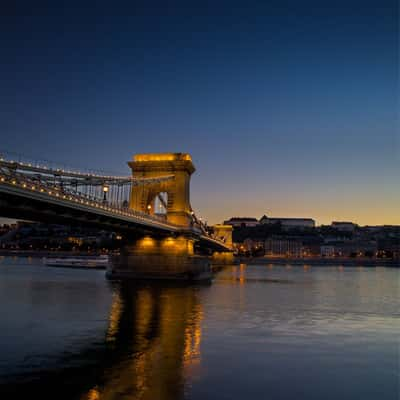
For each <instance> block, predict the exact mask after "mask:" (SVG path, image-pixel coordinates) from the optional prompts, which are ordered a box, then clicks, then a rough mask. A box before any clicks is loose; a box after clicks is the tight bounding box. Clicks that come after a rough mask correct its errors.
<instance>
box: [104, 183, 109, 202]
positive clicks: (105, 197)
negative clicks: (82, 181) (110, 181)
mask: <svg viewBox="0 0 400 400" xmlns="http://www.w3.org/2000/svg"><path fill="white" fill-rule="evenodd" d="M107 192H108V186H107V185H103V203H106V202H107Z"/></svg>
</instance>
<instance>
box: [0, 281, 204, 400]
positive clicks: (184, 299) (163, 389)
mask: <svg viewBox="0 0 400 400" xmlns="http://www.w3.org/2000/svg"><path fill="white" fill-rule="evenodd" d="M112 290H113V297H112V304H111V308H110V314H109V320H108V327H107V330H106V332H105V336H104V337H105V339H104V341H103V342H102V343H89V344H88V346H87V347H86V348H84V349H81V351H80V352H79V354H75V355H73V356H67V357H65V358H64V359H62V360H60V363H59V365H60V366H61V365H64V366H65V365H68V367H63V368H62V367H60V368H54V369H52V370H49V371H40V373H37V375H36V376H34V374H30V375H29V376H26V375H25V376H22V377H20V379H19V382H16V383H14V384H8V385H3V386H1V389H0V394H1V393H3V394H8V395H10V394H11V393H12V394H13V395H14V396H17V397H18V398H19V397H21V398H36V397H39V398H55V397H56V398H65V399H67V398H68V399H74V398H76V399H81V400H94V399H104V400H108V399H160V400H169V399H179V398H182V397H183V396H184V383H185V379H186V378H188V377H190V375H191V374H192V373H193V372H194V371H195V370H196V367H197V366H198V365H199V363H200V359H201V358H200V343H201V320H202V316H203V311H202V306H201V305H200V303H199V300H198V290H197V289H196V288H195V287H189V286H188V287H173V286H168V287H165V286H158V285H152V286H132V285H126V284H124V285H115V286H114V287H113V288H112ZM39 377H40V380H38V379H37V378H39ZM67 382H68V384H66V383H67ZM58 388H62V389H60V390H58Z"/></svg>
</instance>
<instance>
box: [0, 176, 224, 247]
mask: <svg viewBox="0 0 400 400" xmlns="http://www.w3.org/2000/svg"><path fill="white" fill-rule="evenodd" d="M2 195H8V196H12V197H13V196H14V197H17V198H23V199H26V200H29V199H30V200H33V201H36V202H40V203H43V204H48V205H51V204H53V205H57V206H61V207H63V208H66V209H71V210H75V211H78V212H79V211H81V212H82V213H90V214H93V215H98V216H102V217H108V218H112V219H113V220H119V221H121V222H124V223H127V224H128V226H129V224H131V225H132V228H133V227H136V229H137V227H138V226H141V227H143V229H144V230H154V231H158V232H164V233H186V234H192V235H193V236H194V237H197V238H198V239H200V240H201V241H203V242H206V243H207V244H208V245H211V246H212V247H215V248H217V249H218V250H220V251H227V250H230V249H229V247H227V246H226V245H225V243H224V242H222V241H220V240H218V239H216V238H213V237H211V236H208V235H206V234H205V233H204V232H202V230H201V229H199V228H196V227H190V228H186V227H182V226H178V225H174V224H171V223H169V222H166V221H163V220H161V219H159V218H157V217H153V216H150V215H148V214H144V213H141V212H137V211H134V210H130V209H127V208H118V207H115V206H111V205H108V204H105V203H101V202H99V201H95V200H93V199H88V198H85V197H82V196H78V195H76V194H73V193H68V191H65V190H61V189H60V188H59V187H51V186H48V185H39V184H38V183H37V182H34V181H30V180H29V179H25V180H24V181H20V180H19V181H18V180H17V179H15V178H13V177H10V176H4V175H2V176H0V197H1V196H2ZM4 216H6V215H4Z"/></svg>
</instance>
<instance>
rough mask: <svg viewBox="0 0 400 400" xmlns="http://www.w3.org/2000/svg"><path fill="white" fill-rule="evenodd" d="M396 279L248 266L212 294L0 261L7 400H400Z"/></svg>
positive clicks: (222, 277) (221, 279) (347, 270)
mask: <svg viewBox="0 0 400 400" xmlns="http://www.w3.org/2000/svg"><path fill="white" fill-rule="evenodd" d="M399 279H400V270H399V269H395V268H384V267H378V268H363V267H354V268H353V267H344V268H343V267H329V266H323V267H322V266H321V267H314V266H313V267H309V266H290V265H287V266H272V265H269V266H265V265H264V266H261V265H260V266H257V265H252V266H245V265H241V266H232V267H227V268H225V269H224V270H222V271H220V272H219V273H218V274H217V275H216V277H215V280H214V282H213V284H212V285H209V286H176V285H165V284H151V285H150V284H141V285H125V284H124V285H121V284H117V283H110V282H108V281H106V280H105V278H104V271H98V270H97V271H85V270H72V269H64V268H49V267H45V266H43V265H41V260H40V259H32V258H1V259H0V338H1V340H0V395H2V397H3V396H4V395H7V396H8V398H26V399H31V398H32V399H33V398H38V397H39V398H59V399H160V400H164V399H191V400H192V399H193V400H197V399H199V400H200V399H234V400H236V399H238V400H239V399H244V398H248V399H253V398H254V399H366V400H369V399H371V400H372V399H374V400H375V399H380V400H386V399H387V400H389V399H390V400H395V399H396V400H398V399H399V378H400V366H399V344H400V342H399V332H400V300H399V283H400V281H399ZM11 396H13V397H11Z"/></svg>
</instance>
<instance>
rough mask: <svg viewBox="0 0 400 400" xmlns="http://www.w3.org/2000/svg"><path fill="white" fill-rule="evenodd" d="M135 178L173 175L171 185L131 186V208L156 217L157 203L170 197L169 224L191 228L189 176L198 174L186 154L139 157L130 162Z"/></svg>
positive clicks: (163, 183)
mask: <svg viewBox="0 0 400 400" xmlns="http://www.w3.org/2000/svg"><path fill="white" fill-rule="evenodd" d="M128 165H129V166H130V167H131V169H132V175H133V177H134V178H154V177H160V176H166V175H174V178H173V179H171V180H168V181H164V182H159V183H154V184H146V185H139V186H132V190H131V195H130V201H129V208H130V209H132V210H136V211H141V212H144V213H148V214H154V213H155V210H154V200H155V199H156V198H157V197H158V196H159V195H160V194H161V193H166V194H167V200H166V202H165V206H166V207H165V208H166V211H167V214H166V216H167V221H168V222H171V223H173V224H176V225H182V226H185V227H186V226H190V224H191V221H192V216H191V211H192V208H191V206H190V176H191V175H192V173H193V172H194V171H195V167H194V165H193V163H192V158H191V157H190V155H189V154H187V153H158V154H157V153H156V154H137V155H135V156H134V157H133V161H130V162H128Z"/></svg>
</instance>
